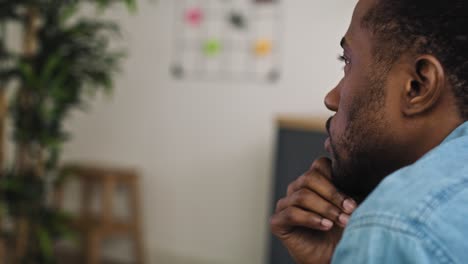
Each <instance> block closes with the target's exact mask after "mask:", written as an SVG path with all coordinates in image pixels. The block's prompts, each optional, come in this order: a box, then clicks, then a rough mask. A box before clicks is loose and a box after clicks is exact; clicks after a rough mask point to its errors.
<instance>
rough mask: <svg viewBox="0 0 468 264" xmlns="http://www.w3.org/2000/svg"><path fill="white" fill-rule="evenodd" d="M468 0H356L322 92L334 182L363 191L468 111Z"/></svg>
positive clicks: (432, 143) (347, 189) (444, 132)
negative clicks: (331, 77) (340, 70)
mask: <svg viewBox="0 0 468 264" xmlns="http://www.w3.org/2000/svg"><path fill="white" fill-rule="evenodd" d="M466 14H468V2H466V1H462V0H448V1H432V0H425V1H424V0H361V1H359V3H358V4H357V6H356V9H355V11H354V14H353V18H352V21H351V25H350V27H349V29H348V31H347V33H346V35H345V37H344V38H343V40H342V43H341V44H342V46H343V49H344V54H343V57H342V60H344V62H345V67H344V72H345V74H344V77H343V79H342V80H341V81H340V83H339V84H338V85H337V86H336V87H335V88H334V89H333V90H332V91H330V93H329V94H328V95H327V96H326V98H325V104H326V105H327V107H328V108H329V109H330V110H332V111H335V112H336V114H335V116H334V117H333V118H332V119H331V120H330V122H328V124H327V128H328V131H329V134H330V140H329V141H328V143H327V145H328V146H329V147H328V150H329V152H330V154H331V156H332V160H333V166H332V167H333V176H334V181H335V183H336V185H337V186H338V187H340V188H341V189H342V190H343V191H344V192H346V193H348V194H349V195H352V196H354V197H355V198H357V199H362V198H364V197H366V196H367V195H368V194H369V193H370V192H371V191H372V190H373V189H374V188H375V186H376V185H377V184H378V183H379V182H380V181H381V180H382V179H383V178H384V177H385V176H387V175H388V174H390V173H391V172H393V171H395V170H397V169H399V168H401V167H403V166H406V165H408V164H411V163H413V162H415V161H416V160H417V159H419V158H420V157H421V156H422V155H424V154H425V153H427V152H428V151H429V150H431V149H432V148H434V147H435V146H437V145H438V144H440V142H441V141H442V140H443V139H444V138H445V137H446V136H447V135H448V134H449V133H450V132H451V131H452V130H453V129H454V128H456V127H457V126H458V125H459V124H461V123H462V122H463V120H467V119H468V49H466V47H468V28H467V27H466V25H468V15H466Z"/></svg>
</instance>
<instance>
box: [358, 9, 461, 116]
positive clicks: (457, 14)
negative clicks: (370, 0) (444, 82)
mask: <svg viewBox="0 0 468 264" xmlns="http://www.w3.org/2000/svg"><path fill="white" fill-rule="evenodd" d="M375 2H376V3H375V4H374V6H373V7H372V8H371V9H370V10H369V11H368V12H367V14H366V15H365V16H364V17H363V19H362V21H361V24H362V26H364V27H365V28H368V29H370V30H371V32H372V33H373V35H374V36H375V37H376V43H375V44H376V45H375V46H374V49H373V51H374V55H375V58H376V62H377V63H379V64H382V65H387V66H388V67H391V65H393V64H394V63H395V61H396V60H397V59H398V58H399V57H400V56H401V55H402V54H403V53H405V52H414V53H415V54H431V55H433V56H435V57H436V58H437V59H438V60H439V61H440V62H441V63H442V65H443V67H444V69H445V71H446V73H447V75H448V78H449V81H450V83H451V85H452V86H453V93H454V95H455V98H456V102H457V106H458V109H459V110H460V115H461V117H462V118H463V119H465V120H467V119H468V1H467V0H376V1H375Z"/></svg>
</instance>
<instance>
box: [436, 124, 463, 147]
mask: <svg viewBox="0 0 468 264" xmlns="http://www.w3.org/2000/svg"><path fill="white" fill-rule="evenodd" d="M463 136H468V121H467V122H465V123H463V124H461V125H460V126H459V127H457V128H455V130H453V131H452V133H450V135H448V137H446V138H445V139H444V141H442V144H444V143H447V142H449V141H451V140H454V139H457V138H459V137H463Z"/></svg>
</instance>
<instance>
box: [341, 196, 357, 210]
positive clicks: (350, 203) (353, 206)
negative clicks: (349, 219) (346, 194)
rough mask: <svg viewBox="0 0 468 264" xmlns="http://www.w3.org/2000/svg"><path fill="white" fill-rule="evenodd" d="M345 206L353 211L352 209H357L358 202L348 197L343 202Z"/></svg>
mask: <svg viewBox="0 0 468 264" xmlns="http://www.w3.org/2000/svg"><path fill="white" fill-rule="evenodd" d="M343 208H344V209H345V210H346V211H347V212H349V213H351V212H352V211H354V209H356V202H355V201H354V200H352V199H346V200H344V202H343Z"/></svg>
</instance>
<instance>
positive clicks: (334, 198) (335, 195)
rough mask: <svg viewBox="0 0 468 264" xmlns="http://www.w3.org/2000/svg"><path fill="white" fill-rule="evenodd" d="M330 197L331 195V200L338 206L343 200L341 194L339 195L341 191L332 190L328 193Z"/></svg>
mask: <svg viewBox="0 0 468 264" xmlns="http://www.w3.org/2000/svg"><path fill="white" fill-rule="evenodd" d="M330 197H331V199H332V201H334V202H335V203H336V205H338V206H341V204H342V203H343V201H344V197H343V195H341V193H339V192H338V191H332V192H331V194H330Z"/></svg>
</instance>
